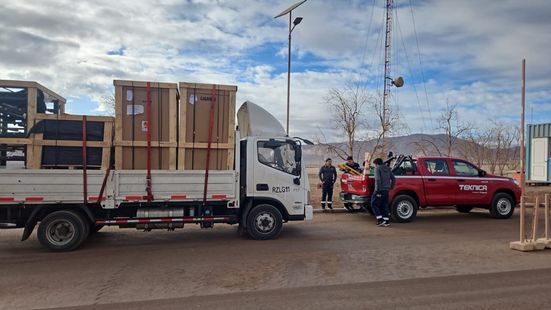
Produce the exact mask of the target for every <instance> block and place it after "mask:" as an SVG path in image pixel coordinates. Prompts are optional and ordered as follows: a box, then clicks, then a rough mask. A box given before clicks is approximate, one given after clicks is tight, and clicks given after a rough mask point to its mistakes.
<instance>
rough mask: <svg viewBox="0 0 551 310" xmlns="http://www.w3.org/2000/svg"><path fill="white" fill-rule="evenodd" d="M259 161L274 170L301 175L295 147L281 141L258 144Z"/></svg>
mask: <svg viewBox="0 0 551 310" xmlns="http://www.w3.org/2000/svg"><path fill="white" fill-rule="evenodd" d="M258 161H259V162H261V163H262V164H264V165H267V166H270V167H272V168H274V169H277V170H280V171H283V172H286V173H289V174H292V175H299V174H300V171H299V169H298V165H297V162H296V161H295V149H294V145H293V144H291V143H289V142H281V141H260V142H258Z"/></svg>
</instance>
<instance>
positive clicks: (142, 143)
mask: <svg viewBox="0 0 551 310" xmlns="http://www.w3.org/2000/svg"><path fill="white" fill-rule="evenodd" d="M114 145H115V146H135V147H147V141H134V142H132V141H115V142H114ZM177 145H178V143H177V142H165V141H151V146H152V147H174V148H175V147H177Z"/></svg>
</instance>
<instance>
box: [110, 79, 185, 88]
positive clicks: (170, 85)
mask: <svg viewBox="0 0 551 310" xmlns="http://www.w3.org/2000/svg"><path fill="white" fill-rule="evenodd" d="M149 84H150V86H151V87H152V88H173V89H177V88H178V84H177V83H163V82H149ZM113 85H115V86H116V87H122V86H130V87H132V86H133V87H147V81H130V80H114V81H113Z"/></svg>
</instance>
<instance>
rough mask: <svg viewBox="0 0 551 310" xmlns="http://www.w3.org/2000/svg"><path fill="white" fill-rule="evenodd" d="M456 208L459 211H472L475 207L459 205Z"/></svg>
mask: <svg viewBox="0 0 551 310" xmlns="http://www.w3.org/2000/svg"><path fill="white" fill-rule="evenodd" d="M455 209H456V210H457V212H459V213H469V212H471V210H472V209H473V207H471V206H457V207H455Z"/></svg>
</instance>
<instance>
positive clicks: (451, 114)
mask: <svg viewBox="0 0 551 310" xmlns="http://www.w3.org/2000/svg"><path fill="white" fill-rule="evenodd" d="M439 123H440V128H439V129H441V130H443V131H444V134H445V135H446V155H447V156H448V157H450V156H452V154H453V147H454V145H455V144H456V142H457V140H458V139H459V138H460V137H461V136H462V135H464V134H465V133H466V132H468V131H469V129H470V128H471V127H472V126H471V125H469V124H466V123H463V122H461V121H460V120H459V114H458V113H457V105H456V104H454V105H450V104H449V103H448V102H446V110H445V111H444V112H442V114H441V115H440V120H439Z"/></svg>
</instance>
